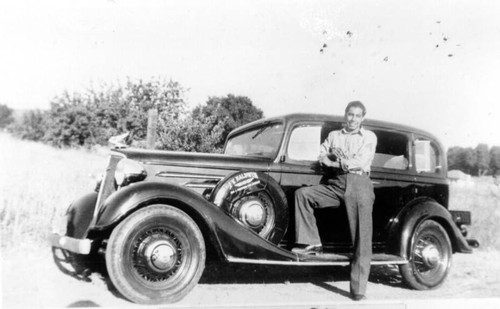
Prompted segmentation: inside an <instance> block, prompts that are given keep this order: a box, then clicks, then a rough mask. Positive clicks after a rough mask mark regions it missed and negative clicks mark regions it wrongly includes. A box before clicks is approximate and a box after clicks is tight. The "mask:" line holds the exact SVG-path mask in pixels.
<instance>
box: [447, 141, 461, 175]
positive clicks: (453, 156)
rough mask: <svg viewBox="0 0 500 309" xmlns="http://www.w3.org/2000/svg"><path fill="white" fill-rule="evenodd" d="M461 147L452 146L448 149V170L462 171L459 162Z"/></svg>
mask: <svg viewBox="0 0 500 309" xmlns="http://www.w3.org/2000/svg"><path fill="white" fill-rule="evenodd" d="M462 152H463V148H462V147H458V146H454V147H451V148H449V149H448V152H447V159H448V170H463V166H462V162H461V161H460V156H461V153H462Z"/></svg>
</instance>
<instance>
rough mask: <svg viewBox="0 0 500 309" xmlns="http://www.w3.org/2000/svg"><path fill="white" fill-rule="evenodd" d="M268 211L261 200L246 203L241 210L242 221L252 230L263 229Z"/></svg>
mask: <svg viewBox="0 0 500 309" xmlns="http://www.w3.org/2000/svg"><path fill="white" fill-rule="evenodd" d="M265 217H266V210H265V209H264V206H263V205H262V204H261V203H260V201H259V200H250V201H248V202H244V203H243V205H242V206H241V208H240V220H241V221H243V222H244V223H246V224H247V225H249V226H250V227H252V228H258V227H261V226H262V225H263V224H264V223H265V222H266V220H265Z"/></svg>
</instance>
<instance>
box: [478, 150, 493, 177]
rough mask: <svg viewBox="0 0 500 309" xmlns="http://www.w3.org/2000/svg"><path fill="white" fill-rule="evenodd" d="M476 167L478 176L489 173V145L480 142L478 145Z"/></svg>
mask: <svg viewBox="0 0 500 309" xmlns="http://www.w3.org/2000/svg"><path fill="white" fill-rule="evenodd" d="M475 151H476V160H477V162H476V169H477V175H478V176H484V175H486V173H488V171H489V168H490V153H489V152H488V145H486V144H479V145H477V146H476V149H475Z"/></svg>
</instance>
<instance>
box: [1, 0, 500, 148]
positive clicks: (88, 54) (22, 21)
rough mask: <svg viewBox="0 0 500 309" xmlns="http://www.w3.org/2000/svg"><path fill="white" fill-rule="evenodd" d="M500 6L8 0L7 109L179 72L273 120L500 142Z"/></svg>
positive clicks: (4, 45)
mask: <svg viewBox="0 0 500 309" xmlns="http://www.w3.org/2000/svg"><path fill="white" fill-rule="evenodd" d="M499 15H500V1H496V0H482V1H477V0H476V1H474V0H453V1H450V0H433V1H430V0H419V1H407V0H386V1H382V0H363V1H362V0H351V1H345V0H344V1H334V0H329V1H291V0H289V1H284V0H280V1H269V0H268V1H256V0H252V1H237V0H236V1H235V0H233V1H229V0H210V1H189V0H188V1H132V0H127V1H119V0H115V1H105V0H86V1H81V0H73V1H63V0H52V1H50V0H48V1H33V0H32V1H22V0H21V1H5V0H0V42H1V43H0V44H1V45H0V104H7V105H8V106H10V107H12V108H16V109H34V108H40V109H45V108H48V107H49V103H50V100H51V99H52V98H53V97H54V96H56V95H58V94H60V93H62V92H63V91H64V90H68V91H82V90H84V89H85V88H87V87H88V86H89V85H92V84H99V83H102V82H106V83H114V82H120V81H124V80H126V79H127V77H130V78H132V79H145V80H147V79H150V78H157V77H161V78H167V79H172V80H175V81H178V82H180V83H181V85H182V86H183V87H185V88H187V89H189V90H188V92H187V94H186V100H187V102H188V103H189V105H190V106H191V107H194V106H197V105H199V104H204V103H205V102H206V101H207V99H208V97H211V96H225V95H227V94H234V95H242V96H247V97H249V98H250V99H251V100H252V102H253V104H254V105H255V106H257V107H259V108H260V109H262V110H263V112H264V114H265V116H276V115H281V114H286V113H293V112H314V113H327V114H338V115H342V114H343V110H344V107H345V105H346V104H347V103H348V102H350V101H353V100H360V101H362V102H363V103H364V104H365V105H366V107H367V110H368V113H367V118H371V119H377V120H384V121H390V122H396V123H401V124H406V125H410V126H414V127H417V128H420V129H424V130H426V131H429V132H431V133H432V134H434V135H436V136H437V137H438V138H439V139H440V140H441V141H442V142H443V144H444V145H445V147H451V146H462V147H475V146H476V145H477V144H478V143H486V144H488V145H489V146H493V145H500V134H499V133H498V131H499V129H500V107H499V106H500V104H498V101H499V97H500V93H499V92H500V18H498V16H499Z"/></svg>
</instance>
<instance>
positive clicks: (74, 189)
mask: <svg viewBox="0 0 500 309" xmlns="http://www.w3.org/2000/svg"><path fill="white" fill-rule="evenodd" d="M0 145H1V150H0V171H1V175H0V220H1V222H0V224H1V240H2V244H1V249H2V251H8V250H13V249H26V248H30V249H31V250H33V248H35V247H34V246H37V247H38V248H47V237H48V235H49V233H50V232H51V230H52V226H53V225H54V224H55V221H56V220H57V219H58V218H59V217H61V216H63V214H64V212H65V211H66V208H67V206H68V205H69V203H70V202H71V201H72V200H73V199H74V198H76V197H79V196H81V195H82V194H85V193H87V192H89V191H90V190H92V189H93V186H94V184H95V183H94V180H93V178H92V177H91V176H92V175H98V174H99V173H101V172H102V171H104V168H105V164H106V156H107V153H106V152H99V153H97V152H95V151H94V152H90V151H86V150H75V149H67V150H64V149H55V148H52V147H49V146H46V145H42V144H38V143H33V142H27V141H20V140H17V139H14V138H12V137H11V136H9V135H7V134H4V133H0ZM450 208H451V209H457V210H470V211H472V214H473V216H472V218H473V228H472V230H471V237H474V238H477V239H478V240H479V241H480V242H481V248H486V249H500V239H499V238H498V235H500V224H499V223H500V186H498V185H495V184H494V182H493V179H492V178H491V177H484V178H480V179H474V183H473V184H471V185H469V186H467V185H459V184H456V183H455V184H452V186H451V194H450Z"/></svg>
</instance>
